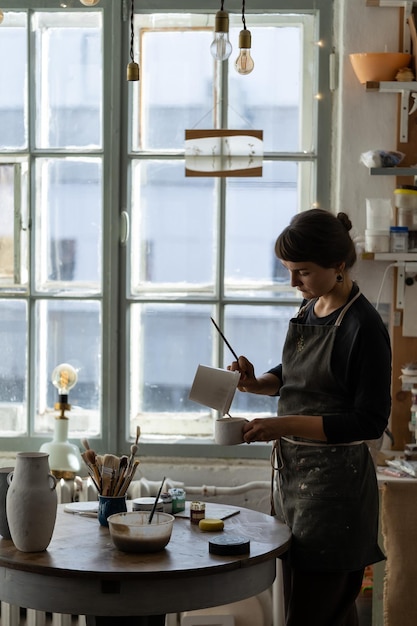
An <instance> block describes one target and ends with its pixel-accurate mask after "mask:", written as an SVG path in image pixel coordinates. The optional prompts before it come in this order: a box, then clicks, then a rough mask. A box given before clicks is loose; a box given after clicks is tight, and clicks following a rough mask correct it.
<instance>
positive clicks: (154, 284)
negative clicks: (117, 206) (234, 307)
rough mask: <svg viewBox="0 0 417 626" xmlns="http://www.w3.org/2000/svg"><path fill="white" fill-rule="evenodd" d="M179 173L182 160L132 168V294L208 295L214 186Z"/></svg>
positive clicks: (212, 181)
mask: <svg viewBox="0 0 417 626" xmlns="http://www.w3.org/2000/svg"><path fill="white" fill-rule="evenodd" d="M184 172H185V164H184V161H183V160H181V161H140V162H135V163H134V164H133V183H132V235H131V250H132V284H131V289H132V293H138V292H139V290H144V289H145V290H152V289H162V288H165V289H167V290H172V289H174V288H175V289H176V290H182V291H183V290H184V289H186V290H188V289H192V288H193V287H194V288H199V289H200V290H201V289H206V290H209V291H213V281H214V267H215V252H216V246H215V239H214V237H215V217H216V208H215V190H216V183H215V179H210V178H186V177H185V173H184Z"/></svg>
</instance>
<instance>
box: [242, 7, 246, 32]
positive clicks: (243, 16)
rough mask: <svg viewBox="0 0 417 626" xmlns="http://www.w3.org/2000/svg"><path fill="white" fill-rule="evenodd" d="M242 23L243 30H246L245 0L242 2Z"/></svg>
mask: <svg viewBox="0 0 417 626" xmlns="http://www.w3.org/2000/svg"><path fill="white" fill-rule="evenodd" d="M242 22H243V30H246V19H245V0H242Z"/></svg>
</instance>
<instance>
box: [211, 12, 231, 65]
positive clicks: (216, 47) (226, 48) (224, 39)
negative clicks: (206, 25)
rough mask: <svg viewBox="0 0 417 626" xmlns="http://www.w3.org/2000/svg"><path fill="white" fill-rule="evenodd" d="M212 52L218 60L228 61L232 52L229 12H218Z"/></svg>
mask: <svg viewBox="0 0 417 626" xmlns="http://www.w3.org/2000/svg"><path fill="white" fill-rule="evenodd" d="M210 52H211V54H212V56H213V57H214V58H215V59H216V60H217V61H226V59H228V58H229V57H230V55H231V54H232V44H231V43H230V41H229V14H228V13H226V11H217V13H216V21H215V23H214V39H213V42H212V44H211V46H210Z"/></svg>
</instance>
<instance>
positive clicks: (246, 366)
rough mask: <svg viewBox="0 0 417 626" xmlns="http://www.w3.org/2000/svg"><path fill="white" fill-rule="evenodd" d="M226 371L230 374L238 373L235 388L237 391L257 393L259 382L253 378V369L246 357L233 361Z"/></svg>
mask: <svg viewBox="0 0 417 626" xmlns="http://www.w3.org/2000/svg"><path fill="white" fill-rule="evenodd" d="M227 369H228V370H230V371H232V372H236V371H238V372H240V380H239V384H238V386H237V388H238V389H239V391H247V392H250V393H257V392H259V382H258V379H257V378H256V376H255V369H254V367H253V365H252V363H251V362H250V361H248V359H247V358H246V357H244V356H240V357H239V359H238V360H237V361H233V363H232V364H231V365H228V367H227Z"/></svg>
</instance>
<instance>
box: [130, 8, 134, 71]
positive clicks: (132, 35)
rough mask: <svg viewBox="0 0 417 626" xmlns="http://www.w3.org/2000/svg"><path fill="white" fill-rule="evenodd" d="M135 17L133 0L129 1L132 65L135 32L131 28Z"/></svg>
mask: <svg viewBox="0 0 417 626" xmlns="http://www.w3.org/2000/svg"><path fill="white" fill-rule="evenodd" d="M134 17H135V0H130V60H131V62H132V63H134V57H133V46H134V43H135V31H134V28H133V22H134Z"/></svg>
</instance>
